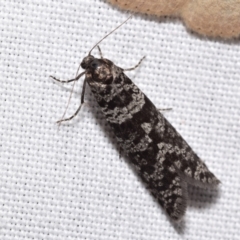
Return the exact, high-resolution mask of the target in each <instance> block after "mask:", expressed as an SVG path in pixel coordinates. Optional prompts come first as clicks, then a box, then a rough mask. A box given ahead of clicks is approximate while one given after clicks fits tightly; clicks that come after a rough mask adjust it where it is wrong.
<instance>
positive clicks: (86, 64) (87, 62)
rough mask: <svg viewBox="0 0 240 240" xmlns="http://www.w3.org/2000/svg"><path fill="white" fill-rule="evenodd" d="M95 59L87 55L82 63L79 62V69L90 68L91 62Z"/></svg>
mask: <svg viewBox="0 0 240 240" xmlns="http://www.w3.org/2000/svg"><path fill="white" fill-rule="evenodd" d="M94 59H95V57H94V56H92V55H88V56H87V57H85V58H84V59H83V60H82V62H81V67H82V68H83V69H86V68H88V67H89V66H90V64H91V62H92V61H93V60H94Z"/></svg>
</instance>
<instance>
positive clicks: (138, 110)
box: [88, 60, 219, 220]
mask: <svg viewBox="0 0 240 240" xmlns="http://www.w3.org/2000/svg"><path fill="white" fill-rule="evenodd" d="M108 61H109V60H108ZM110 63H111V62H110ZM110 66H111V65H109V66H108V67H110ZM109 69H111V71H109V73H108V79H107V81H106V82H108V84H106V85H104V86H103V85H102V84H96V82H94V84H92V82H91V81H92V79H91V78H92V77H93V75H91V76H90V75H89V76H88V78H89V80H88V82H89V85H90V86H91V90H92V92H93V93H94V95H95V97H96V99H97V101H98V103H99V105H100V107H101V109H102V111H103V113H104V114H105V116H106V119H107V121H108V123H109V124H110V126H111V127H112V129H113V131H114V133H115V135H116V137H117V140H118V142H119V144H120V146H121V148H122V149H123V150H124V151H125V152H126V153H127V155H128V156H129V159H130V161H131V162H132V164H133V165H134V166H135V168H136V170H137V172H138V173H139V176H140V177H141V178H142V180H143V181H144V182H145V183H146V184H147V186H148V188H149V190H150V191H151V192H152V194H153V195H154V196H155V197H156V199H157V200H158V201H159V203H160V204H161V205H162V206H163V208H164V209H165V210H166V211H167V213H168V214H169V216H170V217H171V218H172V219H174V220H179V219H181V217H182V216H183V215H184V212H185V209H186V204H187V203H186V202H187V189H186V184H187V183H190V184H194V185H200V186H209V185H216V184H217V183H219V180H218V179H217V178H216V177H215V176H214V175H213V174H212V173H211V172H210V171H209V170H208V168H207V167H206V165H205V164H204V163H203V162H202V161H201V160H200V159H199V157H198V156H197V155H196V154H195V153H194V152H193V151H192V149H191V148H190V147H189V145H188V144H187V143H186V141H184V139H183V138H182V137H181V136H180V135H179V134H178V132H177V131H176V130H175V128H174V127H173V126H172V125H171V124H170V123H169V122H168V121H167V120H166V119H165V118H164V117H163V115H162V114H161V113H160V112H159V111H158V110H157V109H156V107H155V106H154V105H153V103H152V102H151V101H150V100H149V99H148V98H147V97H146V96H145V95H144V93H142V92H141V90H140V89H139V88H138V87H137V86H136V85H135V84H134V83H133V82H132V81H131V80H130V79H129V78H128V77H127V76H126V75H125V74H124V72H123V70H122V69H121V68H118V67H117V66H115V65H114V64H112V66H111V68H109ZM105 73H106V72H105Z"/></svg>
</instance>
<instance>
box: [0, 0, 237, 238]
mask: <svg viewBox="0 0 240 240" xmlns="http://www.w3.org/2000/svg"><path fill="white" fill-rule="evenodd" d="M127 16H129V14H128V13H126V12H124V11H121V10H119V9H117V8H114V7H112V6H111V5H109V4H108V3H107V2H105V1H100V0H87V1H86V0H69V1H56V0H53V1H31V0H29V1H23V0H20V1H9V0H8V1H7V0H2V1H1V3H0V19H1V35H0V40H1V43H0V54H1V55H0V73H1V87H0V113H1V114H0V125H1V128H0V218H1V221H0V239H1V240H13V239H18V240H30V239H34V240H35V239H36V240H40V239H44V240H47V239H51V240H73V239H98V240H101V239H109V240H111V239H114V240H115V239H118V240H120V239H121V240H122V239H128V240H135V239H136V240H139V239H146V240H160V239H164V240H165V239H189V240H198V239H199V240H200V239H201V240H204V239H206V240H209V239H219V240H220V239H224V240H226V239H230V240H235V239H236V240H237V239H239V235H240V204H239V198H240V195H239V194H240V159H239V156H240V147H239V143H240V107H239V104H240V61H239V60H240V42H239V40H233V41H223V40H213V39H207V38H204V37H200V36H198V35H195V34H192V33H190V32H189V31H186V28H185V27H184V25H183V24H182V23H181V21H180V20H179V19H173V18H163V19H158V18H154V17H147V16H144V15H134V17H133V18H132V19H131V20H130V21H129V22H128V23H127V24H125V25H124V26H122V27H121V28H120V29H119V30H118V31H117V32H115V33H114V34H113V35H111V36H109V37H108V38H107V39H106V40H104V41H103V42H102V43H101V44H100V46H101V49H102V52H103V55H104V57H106V58H108V59H110V60H112V61H113V62H114V63H115V64H116V65H118V66H121V67H123V68H129V67H132V66H134V65H135V64H136V63H137V62H138V61H139V60H140V58H141V57H143V56H144V55H146V56H147V57H146V59H145V60H144V61H143V63H142V64H141V66H140V67H139V68H138V69H136V70H134V71H132V72H128V73H127V75H129V76H130V78H131V79H132V80H133V81H134V82H135V83H136V84H137V85H138V86H139V87H140V89H141V90H142V91H143V92H144V93H145V94H146V95H147V96H148V97H149V98H150V99H151V100H152V101H153V103H154V104H155V105H156V106H157V107H159V108H169V107H171V108H173V110H172V111H168V112H164V115H165V117H166V118H167V119H168V120H169V121H170V122H171V123H172V124H173V126H174V127H175V128H176V129H177V130H178V131H179V132H180V133H181V135H182V136H183V137H184V138H185V139H186V140H187V142H188V143H189V144H190V146H191V147H192V148H193V149H194V150H195V151H196V152H197V154H198V155H199V156H200V157H201V158H202V159H203V160H204V161H205V162H206V164H207V166H208V167H209V168H210V169H211V171H212V172H213V173H214V174H215V175H216V176H217V177H218V178H219V179H220V180H221V181H222V184H221V185H220V186H219V187H218V188H217V190H214V189H213V190H211V189H208V190H202V189H199V188H194V187H190V188H189V201H188V208H187V212H186V215H185V217H184V221H183V222H182V223H181V224H180V225H179V226H173V225H172V224H171V222H170V221H169V219H168V218H167V217H166V215H165V213H164V212H163V211H162V209H161V207H160V206H159V205H158V203H157V202H156V201H155V200H154V199H153V197H151V195H150V193H149V192H148V190H146V188H145V186H144V185H143V184H142V183H141V181H140V180H139V178H138V177H137V175H136V174H135V173H134V172H133V170H132V168H131V167H130V165H129V163H128V161H127V159H126V158H125V157H124V156H122V157H121V158H119V152H118V147H117V145H116V141H115V140H114V137H113V133H112V132H111V131H110V129H109V127H108V126H107V124H106V121H105V119H104V117H103V115H102V114H101V112H100V109H99V108H98V106H97V104H96V102H95V100H94V98H93V96H92V95H91V94H90V90H89V88H88V89H87V92H86V96H85V101H86V104H84V106H83V108H82V109H81V112H80V114H79V115H78V116H77V117H76V118H75V119H74V120H73V121H71V122H68V123H67V124H62V125H61V126H60V128H59V129H58V127H57V125H56V124H55V122H56V121H57V120H59V118H61V116H62V114H63V112H64V110H65V107H66V105H67V101H68V98H69V94H70V92H71V85H64V86H61V84H55V83H54V81H52V80H51V79H50V78H49V75H53V76H55V77H58V78H61V79H69V78H73V77H74V76H75V73H76V70H77V67H78V65H79V62H80V61H81V59H83V57H85V56H86V55H87V54H88V51H89V50H90V49H91V47H92V46H93V45H94V44H95V43H96V42H97V41H98V40H100V39H101V38H102V37H103V36H104V35H105V34H106V33H108V32H109V31H110V30H112V29H113V28H115V27H116V26H117V25H118V24H120V23H121V22H123V21H124V20H125V19H126V18H127ZM93 53H94V55H98V52H97V51H96V50H94V52H93ZM82 82H83V81H82V80H80V81H79V83H78V84H77V85H76V86H75V89H74V92H73V95H72V99H71V102H70V105H69V108H68V111H67V114H66V116H70V115H71V114H73V113H74V111H75V110H76V109H77V107H78V106H79V101H80V94H81V89H82Z"/></svg>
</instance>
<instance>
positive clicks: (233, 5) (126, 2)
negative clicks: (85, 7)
mask: <svg viewBox="0 0 240 240" xmlns="http://www.w3.org/2000/svg"><path fill="white" fill-rule="evenodd" d="M107 1H108V2H110V3H112V4H114V5H117V6H118V7H120V8H122V9H125V10H130V11H133V12H140V13H146V14H150V15H155V16H159V17H161V16H175V17H180V18H182V19H183V21H184V22H185V24H186V26H187V27H188V28H189V29H191V30H193V31H194V32H197V33H199V34H202V35H205V36H209V37H221V38H233V37H238V36H239V35H240V0H107Z"/></svg>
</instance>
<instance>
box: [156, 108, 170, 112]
mask: <svg viewBox="0 0 240 240" xmlns="http://www.w3.org/2000/svg"><path fill="white" fill-rule="evenodd" d="M157 110H158V111H159V112H161V111H172V110H173V109H172V108H158V109H157Z"/></svg>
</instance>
